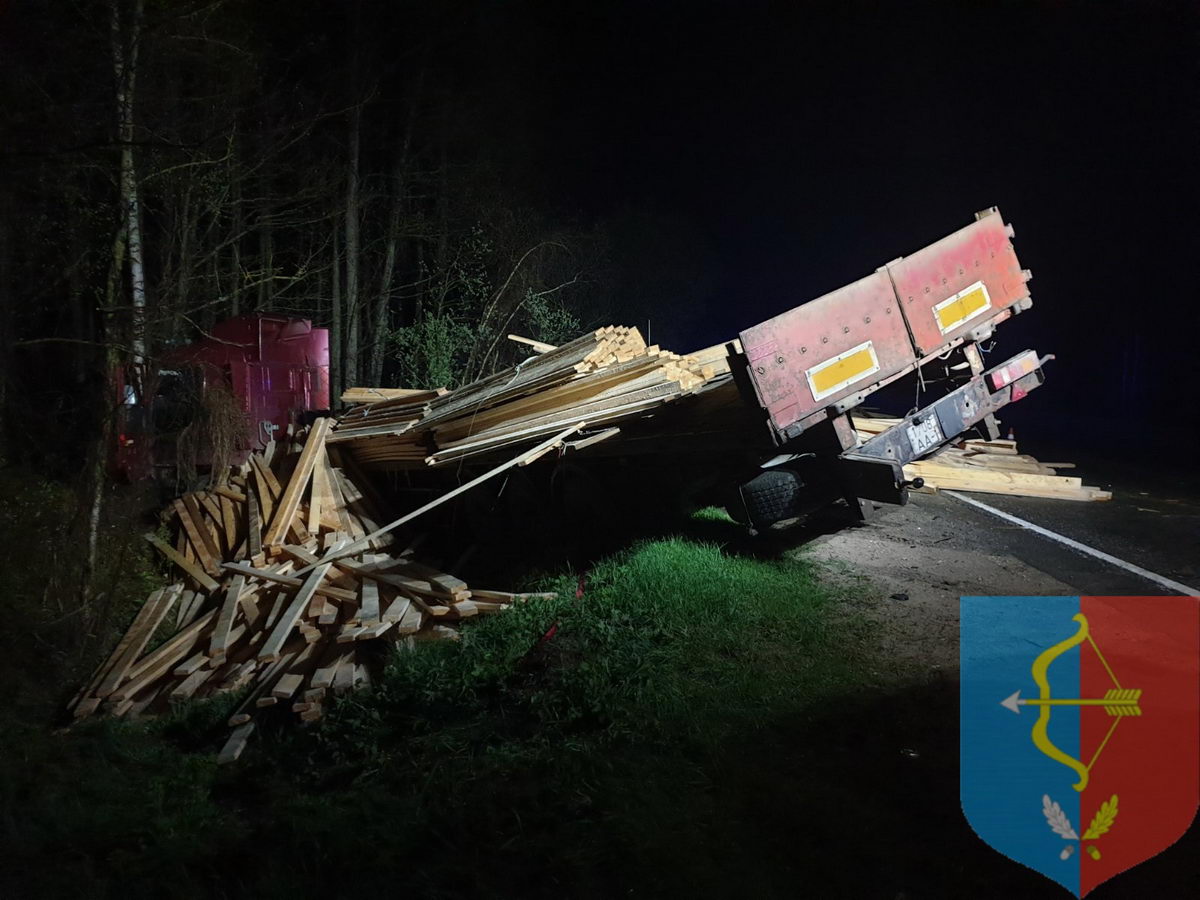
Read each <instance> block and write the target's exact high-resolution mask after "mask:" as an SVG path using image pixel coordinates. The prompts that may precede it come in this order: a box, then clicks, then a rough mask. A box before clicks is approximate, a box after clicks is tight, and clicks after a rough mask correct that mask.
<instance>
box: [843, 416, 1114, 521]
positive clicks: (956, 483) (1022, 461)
mask: <svg viewBox="0 0 1200 900" xmlns="http://www.w3.org/2000/svg"><path fill="white" fill-rule="evenodd" d="M899 421H900V420H899V419H888V418H882V417H872V418H864V417H855V419H854V427H855V428H856V429H857V430H858V434H859V438H860V440H866V439H868V438H870V437H873V436H875V435H876V434H879V433H880V432H882V431H886V430H887V429H889V428H891V427H893V426H894V425H896V423H897V422H899ZM1074 467H1075V464H1074V463H1059V462H1055V463H1043V462H1039V461H1038V460H1036V459H1034V458H1033V457H1032V456H1029V455H1028V454H1025V453H1021V452H1020V451H1019V450H1017V442H1016V441H1007V440H995V441H977V440H963V441H957V442H952V443H951V444H949V445H947V446H946V447H943V448H942V449H941V450H939V451H937V452H936V453H934V454H933V455H932V456H929V457H927V458H925V459H920V460H916V461H915V462H911V463H909V464H908V465H906V466H905V467H904V476H905V477H906V478H909V479H913V478H923V479H924V480H925V486H924V487H922V488H920V489H919V490H920V491H921V492H922V493H927V494H934V493H937V491H938V490H939V489H944V490H948V491H949V490H953V491H966V492H968V493H970V492H978V493H983V494H1008V495H1010V496H1017V497H1044V498H1047V499H1051V500H1083V501H1089V500H1111V499H1112V494H1111V493H1110V492H1109V491H1103V490H1101V489H1100V488H1098V487H1093V486H1092V485H1087V484H1084V483H1083V479H1082V478H1076V477H1072V476H1064V475H1059V474H1058V473H1057V471H1056V470H1057V469H1073V468H1074Z"/></svg>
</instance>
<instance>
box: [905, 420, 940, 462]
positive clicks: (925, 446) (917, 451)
mask: <svg viewBox="0 0 1200 900" xmlns="http://www.w3.org/2000/svg"><path fill="white" fill-rule="evenodd" d="M943 440H945V438H944V437H942V429H941V427H940V426H939V425H938V420H937V416H926V417H925V418H924V419H922V420H921V423H920V424H919V425H918V424H913V425H909V426H908V442H909V443H910V444H912V448H913V456H921V455H922V454H924V453H927V452H929V451H930V450H932V449H933V448H934V447H936V446H937V445H938V444H940V443H941V442H942V441H943Z"/></svg>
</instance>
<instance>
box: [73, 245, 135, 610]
mask: <svg viewBox="0 0 1200 900" xmlns="http://www.w3.org/2000/svg"><path fill="white" fill-rule="evenodd" d="M126 247H127V240H126V234H125V226H124V225H122V226H121V227H120V228H118V229H117V233H116V235H115V236H114V237H113V245H112V254H111V258H110V262H109V266H108V280H107V282H106V284H105V287H104V306H103V309H104V328H103V335H102V336H103V339H104V341H105V345H106V348H107V349H106V350H105V352H104V376H103V383H104V394H103V396H102V397H101V407H100V408H101V410H102V411H103V415H102V418H101V420H100V433H99V434H98V435H97V436H96V445H95V448H94V450H93V452H92V459H91V472H90V473H89V478H88V486H89V488H90V494H91V497H90V501H89V503H88V517H87V554H86V555H85V556H84V560H83V571H82V572H81V573H80V593H81V594H82V595H83V599H84V603H85V604H86V603H87V602H89V601H90V599H91V596H92V578H93V576H94V575H95V572H96V550H97V543H98V538H99V535H100V517H101V514H102V512H103V509H104V488H105V487H106V486H107V484H108V479H107V478H105V475H104V469H105V464H106V463H107V461H108V451H109V448H110V447H111V446H112V440H113V416H114V415H116V411H117V406H118V405H119V404H120V403H121V402H122V400H123V398H121V397H118V396H117V380H116V376H117V370H118V368H119V367H120V365H121V352H120V350H119V349H118V345H119V343H120V342H119V340H117V337H118V336H117V335H114V334H113V333H112V332H113V330H114V329H113V328H112V327H111V326H112V324H113V322H114V318H113V309H114V307H115V306H116V305H117V298H118V296H119V294H120V283H121V272H122V271H123V270H124V268H125V253H126Z"/></svg>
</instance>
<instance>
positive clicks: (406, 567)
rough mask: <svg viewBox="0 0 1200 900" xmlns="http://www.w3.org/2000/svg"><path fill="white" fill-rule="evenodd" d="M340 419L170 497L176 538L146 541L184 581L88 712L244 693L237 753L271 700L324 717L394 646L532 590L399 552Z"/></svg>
mask: <svg viewBox="0 0 1200 900" xmlns="http://www.w3.org/2000/svg"><path fill="white" fill-rule="evenodd" d="M330 424H331V421H330V420H328V419H319V420H317V422H316V423H315V424H314V425H313V426H312V427H311V428H310V429H309V430H308V433H307V435H306V437H305V440H304V442H303V445H302V447H301V446H299V445H291V444H290V443H289V444H287V445H281V446H279V447H275V446H271V447H269V448H268V452H267V453H263V454H258V453H255V454H252V455H251V456H250V458H249V460H248V461H247V462H246V463H244V464H243V465H242V466H240V467H238V468H237V469H236V470H235V471H233V472H232V473H230V475H229V476H228V477H227V478H226V479H225V480H224V481H223V482H222V483H221V484H219V485H218V486H216V487H215V488H213V490H211V491H198V492H194V493H188V494H184V495H183V496H182V497H181V498H179V499H178V500H176V501H174V503H172V504H171V506H170V507H169V508H168V510H167V511H166V513H165V515H164V520H165V522H164V524H165V526H166V527H167V528H168V529H172V528H173V529H174V530H175V536H174V540H173V541H169V540H164V539H163V537H161V536H160V535H159V534H148V535H146V538H147V540H148V541H150V543H151V544H153V545H154V546H155V547H156V548H158V550H159V551H160V552H161V553H162V555H163V556H164V557H166V559H167V560H169V561H170V563H171V564H172V565H173V567H174V568H175V569H176V570H177V573H178V576H179V579H180V580H179V581H177V582H175V583H174V584H171V585H170V586H168V587H165V588H160V589H159V590H156V591H154V592H153V593H152V594H151V595H150V596H149V598H148V599H147V600H146V602H145V604H144V605H143V606H142V607H141V609H140V610H139V611H138V613H137V615H136V617H135V618H134V621H133V623H132V624H131V625H130V627H129V629H128V631H127V632H126V633H125V635H124V637H123V638H122V639H121V640H120V642H119V643H118V644H117V646H116V648H115V649H114V650H113V651H112V653H111V654H110V655H109V657H108V659H107V660H106V661H105V662H104V664H103V665H101V666H100V667H99V669H97V670H96V672H95V674H94V675H93V677H92V679H91V680H90V681H89V682H88V684H87V685H86V686H85V687H84V688H83V689H82V690H81V691H80V692H79V694H78V695H77V696H76V698H75V699H74V700H73V701H72V712H73V714H74V716H75V717H76V718H83V717H86V716H90V715H93V714H95V713H97V712H101V713H105V714H109V715H114V716H137V715H140V714H152V713H155V712H160V711H163V710H165V709H167V708H169V706H170V704H171V702H172V701H174V700H185V699H189V698H201V697H213V696H217V695H220V694H225V693H228V692H233V691H242V692H244V696H243V697H242V699H241V703H240V705H239V706H238V707H237V708H236V710H235V711H234V713H233V715H232V717H231V718H230V719H229V725H230V727H231V728H233V729H234V732H233V733H232V734H231V736H230V738H229V740H228V742H227V744H226V748H225V750H224V751H223V753H222V757H221V758H222V760H226V761H227V760H230V759H234V758H236V757H237V755H238V754H239V753H240V752H241V749H242V748H243V747H244V746H245V741H246V739H247V738H248V736H249V735H250V733H251V731H252V730H253V728H254V716H255V715H256V714H259V713H261V712H262V711H263V710H264V709H266V708H268V707H272V706H280V705H282V706H290V708H291V710H292V711H293V712H294V713H296V714H298V715H299V718H300V719H301V720H302V721H305V722H309V721H313V720H315V719H318V718H320V717H321V715H322V713H323V711H324V709H325V707H326V705H327V703H328V702H329V701H330V699H331V698H332V697H333V696H335V695H337V694H341V693H344V692H345V691H349V690H352V689H354V688H357V687H359V686H361V685H364V684H369V683H370V680H371V674H372V671H371V670H372V666H373V665H374V664H375V663H377V662H378V661H379V660H380V659H381V658H382V657H384V656H386V653H383V652H382V651H384V650H386V648H387V647H388V646H389V645H392V646H397V645H398V646H397V649H406V648H410V647H411V646H412V645H413V642H414V641H418V640H426V639H429V640H445V639H450V640H453V639H456V638H457V637H458V632H457V630H456V628H455V627H454V624H455V623H457V622H460V621H461V620H463V619H466V618H470V617H472V616H476V615H479V614H482V613H493V612H499V611H501V610H504V609H506V608H508V607H509V606H510V605H511V604H512V603H514V602H520V601H522V600H524V599H527V598H528V597H529V596H531V595H527V594H513V593H506V592H501V591H485V590H473V589H471V588H470V587H468V585H467V584H466V583H465V582H463V581H462V580H461V579H459V578H456V577H454V576H453V575H450V574H448V573H446V572H442V571H439V570H438V569H436V568H433V567H432V566H430V565H428V564H425V563H423V562H421V561H420V560H419V559H418V557H417V555H416V550H417V545H418V544H419V541H418V540H414V541H412V542H411V543H410V544H409V546H408V547H407V548H406V549H399V550H397V549H395V548H394V547H392V543H393V533H391V532H386V529H383V530H381V529H378V528H377V526H376V523H377V522H378V521H379V502H378V500H377V498H376V497H374V495H373V493H372V492H371V489H370V488H371V486H370V483H369V481H367V480H366V479H357V478H354V477H353V464H352V461H346V460H341V459H339V458H338V455H337V452H336V450H334V449H333V448H326V445H325V439H326V436H327V435H328V432H329V426H330ZM360 485H361V487H360ZM376 531H382V532H386V533H381V534H379V536H374V537H373V536H372V535H370V534H368V532H376ZM339 552H340V554H341V555H338V554H339ZM333 556H337V558H336V559H331V558H330V557H333ZM322 557H325V558H322Z"/></svg>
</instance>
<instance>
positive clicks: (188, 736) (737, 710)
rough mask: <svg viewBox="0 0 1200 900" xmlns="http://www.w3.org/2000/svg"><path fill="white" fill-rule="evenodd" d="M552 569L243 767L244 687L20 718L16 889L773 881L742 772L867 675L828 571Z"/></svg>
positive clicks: (515, 892) (767, 784)
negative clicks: (581, 584) (236, 692)
mask: <svg viewBox="0 0 1200 900" xmlns="http://www.w3.org/2000/svg"><path fill="white" fill-rule="evenodd" d="M693 524H695V525H696V526H697V527H699V528H700V529H701V530H702V531H703V533H705V534H707V535H712V534H714V533H720V526H722V525H723V524H728V523H727V522H725V521H724V520H722V518H721V516H719V515H717V514H714V513H712V512H706V513H704V514H703V515H702V517H701V519H700V520H699V521H698V522H696V523H693ZM714 526H715V527H714ZM687 528H691V526H690V525H689V526H687ZM685 530H686V529H685ZM536 586H537V587H539V588H542V589H546V588H552V589H556V590H557V591H558V597H557V598H556V599H544V600H543V599H539V600H533V601H531V602H529V603H527V604H524V605H522V606H518V607H515V608H513V609H512V610H510V611H508V612H506V613H504V614H503V615H497V616H492V617H488V618H486V619H481V620H478V621H472V622H469V623H467V624H466V626H465V627H464V629H463V639H462V641H461V642H459V643H446V644H434V645H429V644H425V645H421V646H420V647H419V648H418V649H417V650H416V651H414V652H400V651H394V652H393V653H392V655H390V656H389V657H388V659H387V660H386V668H385V671H384V674H383V676H382V678H381V679H380V680H379V682H378V683H377V684H376V686H375V688H374V690H372V691H370V692H364V693H360V694H357V695H353V696H352V697H349V698H345V699H343V700H342V701H341V702H339V703H338V704H337V705H336V706H335V707H334V709H333V711H332V713H331V714H330V715H329V716H328V718H327V719H326V721H325V722H324V723H323V724H322V725H321V727H319V728H317V729H312V730H308V731H300V730H298V729H296V728H295V727H294V726H293V725H291V724H290V722H280V723H278V724H277V725H275V726H270V725H268V726H267V727H265V728H263V729H261V733H260V734H259V735H257V736H256V742H255V743H254V744H253V745H252V747H251V749H250V750H249V751H247V754H246V756H245V757H244V758H243V760H242V762H241V763H239V764H238V765H237V766H236V767H230V768H227V769H223V770H218V769H217V768H216V767H215V766H214V764H213V757H212V752H213V750H215V749H216V747H217V746H219V738H220V735H221V734H222V733H223V729H222V728H221V727H220V722H221V720H222V719H223V718H224V716H225V715H226V714H227V707H228V704H227V703H226V704H224V705H222V704H213V703H210V704H191V705H188V706H185V707H182V708H180V709H179V710H178V711H177V712H176V714H175V715H174V716H172V717H170V718H168V719H167V720H164V721H160V722H154V723H148V724H121V723H99V724H96V725H89V726H86V727H84V728H81V729H77V730H76V731H74V732H72V733H70V734H68V735H57V734H50V733H47V731H46V730H45V729H44V728H41V727H38V726H28V725H26V726H20V727H14V728H11V729H8V730H6V732H5V733H4V734H3V735H2V736H0V754H2V757H0V758H3V759H4V760H5V765H4V766H3V767H0V800H2V801H3V807H4V808H5V809H7V810H11V811H13V813H10V814H9V815H8V816H6V817H5V818H4V819H3V831H2V832H0V843H2V844H3V845H4V846H5V851H4V852H5V853H8V854H13V855H15V857H16V859H18V860H20V863H19V864H18V865H16V866H3V867H0V870H4V871H6V875H5V876H3V877H5V878H9V879H13V878H15V879H17V881H16V883H15V884H14V885H12V888H11V890H9V891H7V892H5V896H29V895H34V894H36V895H37V896H67V895H70V896H80V897H82V896H110V895H112V894H115V893H123V895H125V896H133V895H138V896H141V895H150V894H154V895H158V896H168V897H176V896H177V897H191V896H204V895H208V894H211V893H213V892H218V891H219V892H220V893H222V894H224V895H228V896H255V897H269V896H289V897H293V898H294V897H296V896H313V895H321V896H338V895H343V894H344V893H345V892H347V891H349V890H351V889H354V890H387V891H388V892H389V894H390V893H394V892H395V891H396V890H398V889H400V886H401V885H403V890H404V891H405V892H406V893H409V894H413V895H416V896H428V897H443V896H444V897H450V896H464V895H470V896H521V897H530V896H543V895H550V894H553V895H555V896H563V895H566V896H610V895H612V894H614V893H625V892H626V891H627V890H628V889H629V888H630V887H634V886H636V887H637V889H638V893H641V894H650V895H653V894H674V893H676V888H677V887H680V886H686V887H687V888H688V890H689V891H691V892H693V893H697V892H698V893H701V894H704V895H708V896H721V895H725V892H726V891H727V890H728V891H729V892H732V891H735V890H745V889H747V888H754V887H755V886H757V889H758V890H759V891H760V893H771V892H772V891H773V890H775V889H776V888H778V887H779V885H778V884H777V883H776V878H777V875H778V873H774V874H773V873H770V872H766V873H764V872H759V871H757V870H756V868H755V866H754V857H755V854H756V853H757V852H758V851H759V849H760V848H761V846H763V842H764V841H767V842H769V841H771V840H773V832H772V831H771V825H770V822H769V821H768V820H764V821H756V817H755V816H754V815H751V814H749V813H748V812H747V811H746V809H745V808H744V799H745V796H746V791H737V792H733V793H730V792H729V791H728V790H727V786H728V785H729V784H731V783H738V784H743V786H745V782H746V779H747V778H749V779H750V783H751V786H750V787H749V788H748V790H749V793H750V794H754V792H755V791H763V792H766V793H769V792H770V790H771V785H780V784H791V783H793V782H794V781H795V778H796V775H797V770H796V768H795V766H794V765H793V764H792V762H790V761H789V760H791V759H792V757H793V756H794V748H792V747H791V746H790V741H791V738H788V737H785V736H784V735H785V734H786V733H790V730H791V729H792V728H793V727H795V723H797V722H803V721H804V720H805V718H806V716H810V715H815V714H816V711H818V710H820V709H822V708H823V706H825V705H827V704H829V703H830V702H831V701H833V700H834V699H836V698H839V697H842V696H845V695H847V694H848V693H850V692H853V691H854V690H855V689H856V686H857V685H859V684H860V683H861V676H860V675H859V671H860V669H861V667H860V666H859V665H857V654H858V650H857V649H856V648H857V647H858V643H857V636H856V635H854V634H853V633H848V631H847V625H846V623H845V622H844V621H839V623H838V624H837V625H836V626H833V625H831V619H832V612H833V600H834V599H835V598H833V597H831V596H830V594H829V592H828V590H827V589H826V588H824V587H822V586H821V584H820V583H819V582H818V580H817V579H816V578H815V576H814V572H813V570H812V568H811V567H810V565H809V564H807V563H805V562H803V561H798V560H793V559H786V558H785V559H778V560H759V559H753V558H748V557H742V556H737V555H731V554H728V553H726V552H723V551H722V549H721V548H720V547H719V546H718V545H716V544H714V543H706V542H701V541H697V540H695V539H693V538H689V537H686V536H678V537H668V538H663V539H658V540H650V541H646V542H643V543H640V544H638V545H636V546H634V547H632V548H630V549H628V550H626V551H624V552H622V553H620V554H618V555H616V556H615V557H612V558H610V559H607V560H605V561H603V562H601V563H599V564H597V565H596V566H595V567H594V568H593V569H592V570H591V571H590V572H589V573H588V574H587V583H586V590H585V592H584V594H583V596H582V597H581V598H578V599H577V598H576V596H575V587H576V579H575V578H574V577H562V578H558V579H549V580H546V581H544V582H543V583H541V584H538V585H536ZM552 628H553V629H554V634H553V636H552V637H550V638H548V639H543V637H544V636H545V635H547V633H548V632H550V630H551V629H552ZM781 729H782V730H781ZM793 787H794V784H793ZM64 848H66V849H64ZM731 855H732V858H733V860H734V861H735V862H736V866H735V868H731V867H730V863H731ZM2 887H3V883H0V888H2ZM785 893H786V892H785Z"/></svg>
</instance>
